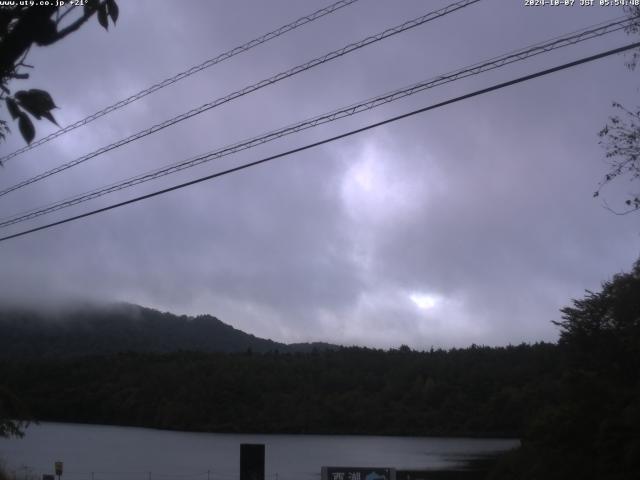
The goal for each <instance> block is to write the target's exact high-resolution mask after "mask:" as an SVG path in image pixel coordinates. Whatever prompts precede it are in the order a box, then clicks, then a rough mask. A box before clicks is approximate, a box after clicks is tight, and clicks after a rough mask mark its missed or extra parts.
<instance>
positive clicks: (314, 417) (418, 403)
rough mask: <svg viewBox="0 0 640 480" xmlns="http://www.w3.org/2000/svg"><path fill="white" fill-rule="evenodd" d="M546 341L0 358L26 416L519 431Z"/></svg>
mask: <svg viewBox="0 0 640 480" xmlns="http://www.w3.org/2000/svg"><path fill="white" fill-rule="evenodd" d="M560 365H561V360H560V355H559V351H558V348H557V347H556V346H554V345H551V344H542V343H541V344H536V345H521V346H514V347H506V348H488V347H476V346H472V347H470V348H466V349H454V350H450V351H444V350H434V351H430V352H413V351H411V350H409V349H408V348H407V347H403V348H401V349H399V350H391V351H387V352H384V351H381V350H372V349H365V348H355V347H353V348H340V349H338V350H332V351H330V350H327V351H322V352H311V353H295V354H292V353H278V352H272V353H267V354H255V353H251V352H246V353H243V354H225V353H195V352H177V353H169V354H155V353H151V354H150V353H123V354H118V355H113V356H99V357H95V356H94V357H79V358H78V357H76V358H67V359H60V360H52V359H46V360H22V361H15V360H12V361H6V360H5V361H2V362H0V377H2V378H3V379H4V381H5V383H6V385H7V386H8V387H9V388H10V389H11V390H12V391H13V392H14V393H15V394H16V395H18V396H19V397H20V398H21V399H22V400H23V401H24V402H25V403H26V404H27V405H28V406H29V407H30V408H31V410H32V414H33V416H34V417H35V418H38V419H41V420H59V421H71V422H88V423H104V424H120V425H137V426H147V427H158V428H165V429H180V430H196V431H215V432H273V433H276V432H277V433H283V432H288V433H345V434H346V433H362V434H397V435H472V436H520V435H521V434H522V433H523V427H524V422H523V420H524V418H525V417H526V416H527V414H528V413H529V412H531V411H538V410H540V408H541V407H542V406H543V405H544V404H546V403H547V402H548V399H549V397H551V396H553V395H554V394H555V392H556V391H557V389H558V382H559V381H560V373H561V368H560Z"/></svg>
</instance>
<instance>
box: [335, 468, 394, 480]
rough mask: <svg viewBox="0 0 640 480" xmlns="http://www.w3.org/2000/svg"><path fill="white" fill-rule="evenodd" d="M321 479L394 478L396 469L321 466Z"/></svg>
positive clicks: (382, 479) (363, 479) (390, 479)
mask: <svg viewBox="0 0 640 480" xmlns="http://www.w3.org/2000/svg"><path fill="white" fill-rule="evenodd" d="M322 480H396V470H395V469H394V468H376V467H322Z"/></svg>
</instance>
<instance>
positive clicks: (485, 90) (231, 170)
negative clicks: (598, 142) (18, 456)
mask: <svg viewBox="0 0 640 480" xmlns="http://www.w3.org/2000/svg"><path fill="white" fill-rule="evenodd" d="M638 47H640V42H636V43H631V44H629V45H625V46H623V47H618V48H614V49H612V50H607V51H606V52H602V53H599V54H596V55H591V56H589V57H584V58H581V59H579V60H574V61H573V62H569V63H565V64H563V65H559V66H556V67H553V68H548V69H546V70H541V71H539V72H536V73H532V74H530V75H525V76H523V77H518V78H516V79H514V80H509V81H508V82H503V83H498V84H496V85H492V86H490V87H487V88H483V89H481V90H476V91H474V92H471V93H467V94H466V95H461V96H459V97H455V98H451V99H449V100H445V101H443V102H439V103H435V104H433V105H429V106H427V107H423V108H420V109H418V110H413V111H411V112H408V113H404V114H402V115H397V116H395V117H391V118H388V119H386V120H382V121H380V122H376V123H372V124H369V125H366V126H364V127H361V128H357V129H355V130H350V131H348V132H346V133H342V134H340V135H336V136H333V137H329V138H325V139H324V140H320V141H318V142H314V143H309V144H307V145H304V146H302V147H298V148H294V149H291V150H288V151H286V152H282V153H278V154H276V155H271V156H269V157H266V158H262V159H260V160H256V161H254V162H250V163H245V164H243V165H239V166H237V167H233V168H229V169H227V170H223V171H221V172H217V173H214V174H211V175H207V176H204V177H200V178H197V179H195V180H191V181H189V182H185V183H181V184H179V185H174V186H172V187H168V188H164V189H162V190H157V191H155V192H152V193H148V194H146V195H141V196H139V197H135V198H132V199H129V200H125V201H123V202H119V203H115V204H112V205H108V206H106V207H102V208H98V209H96V210H92V211H89V212H85V213H82V214H80V215H75V216H73V217H68V218H65V219H62V220H58V221H56V222H52V223H48V224H46V225H41V226H39V227H35V228H31V229H29V230H24V231H22V232H18V233H14V234H12V235H7V236H4V237H0V242H4V241H6V240H10V239H12V238H17V237H22V236H24V235H28V234H30V233H34V232H38V231H40V230H45V229H48V228H52V227H55V226H57V225H62V224H65V223H69V222H73V221H75V220H79V219H81V218H86V217H90V216H92V215H96V214H98V213H102V212H106V211H109V210H113V209H115V208H119V207H123V206H125V205H130V204H132V203H137V202H140V201H142V200H147V199H149V198H152V197H157V196H159V195H164V194H165V193H169V192H173V191H174V190H180V189H182V188H186V187H189V186H191V185H195V184H198V183H202V182H205V181H207V180H212V179H214V178H218V177H222V176H224V175H228V174H230V173H234V172H238V171H240V170H244V169H247V168H250V167H255V166H257V165H260V164H263V163H267V162H270V161H273V160H276V159H278V158H282V157H286V156H289V155H292V154H294V153H299V152H302V151H305V150H309V149H311V148H315V147H318V146H320V145H324V144H327V143H330V142H334V141H336V140H340V139H343V138H346V137H350V136H352V135H355V134H358V133H362V132H365V131H367V130H371V129H373V128H377V127H380V126H382V125H386V124H388V123H392V122H396V121H398V120H402V119H404V118H408V117H412V116H414V115H417V114H419V113H424V112H427V111H429V110H434V109H436V108H440V107H444V106H446V105H450V104H453V103H457V102H460V101H462V100H467V99H469V98H472V97H477V96H479V95H484V94H486V93H489V92H493V91H496V90H500V89H502V88H506V87H509V86H511V85H516V84H518V83H523V82H527V81H529V80H533V79H534V78H538V77H542V76H545V75H549V74H551V73H555V72H558V71H561V70H566V69H568V68H572V67H575V66H578V65H582V64H584V63H587V62H593V61H595V60H599V59H601V58H605V57H608V56H611V55H615V54H617V53H621V52H625V51H627V50H631V49H633V48H638Z"/></svg>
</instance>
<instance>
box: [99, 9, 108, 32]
mask: <svg viewBox="0 0 640 480" xmlns="http://www.w3.org/2000/svg"><path fill="white" fill-rule="evenodd" d="M98 22H100V25H102V26H103V27H104V29H105V30H109V20H108V17H107V5H106V4H104V5H100V8H98Z"/></svg>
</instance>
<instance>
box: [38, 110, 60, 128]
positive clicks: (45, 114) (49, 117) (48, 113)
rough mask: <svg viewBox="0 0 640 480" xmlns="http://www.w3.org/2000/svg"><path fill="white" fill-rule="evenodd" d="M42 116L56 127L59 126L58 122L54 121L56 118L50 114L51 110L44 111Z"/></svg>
mask: <svg viewBox="0 0 640 480" xmlns="http://www.w3.org/2000/svg"><path fill="white" fill-rule="evenodd" d="M42 116H43V117H44V118H46V119H47V120H49V121H50V122H51V123H55V124H56V125H57V126H58V127H59V126H60V125H58V122H56V119H55V118H53V115H51V112H44V113H43V114H42Z"/></svg>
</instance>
